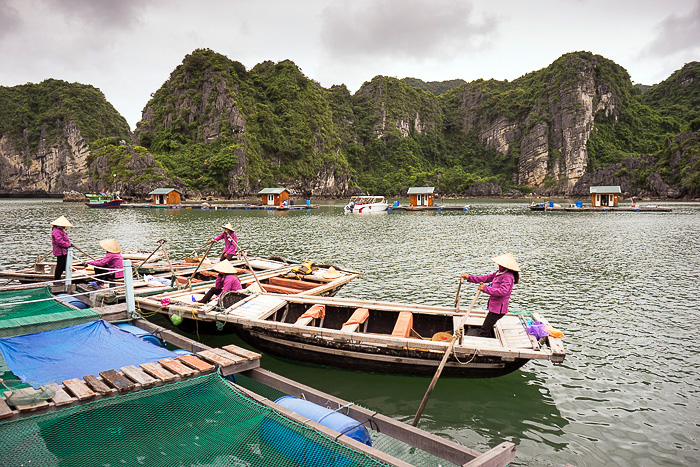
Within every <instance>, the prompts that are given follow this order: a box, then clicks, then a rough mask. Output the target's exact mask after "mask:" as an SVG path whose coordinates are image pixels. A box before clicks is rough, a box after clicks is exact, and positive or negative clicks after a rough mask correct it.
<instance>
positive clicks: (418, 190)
mask: <svg viewBox="0 0 700 467" xmlns="http://www.w3.org/2000/svg"><path fill="white" fill-rule="evenodd" d="M434 194H435V187H434V186H412V187H411V188H409V189H408V196H409V197H410V198H411V206H432V205H433V198H434Z"/></svg>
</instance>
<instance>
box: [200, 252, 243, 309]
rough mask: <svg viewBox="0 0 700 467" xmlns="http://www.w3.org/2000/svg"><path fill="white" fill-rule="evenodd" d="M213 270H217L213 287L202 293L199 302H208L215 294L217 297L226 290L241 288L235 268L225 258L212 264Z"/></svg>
mask: <svg viewBox="0 0 700 467" xmlns="http://www.w3.org/2000/svg"><path fill="white" fill-rule="evenodd" d="M213 269H214V271H216V272H218V273H219V275H218V276H216V282H214V287H212V288H211V289H209V290H208V291H207V293H205V294H204V297H202V298H201V299H200V300H199V303H209V300H211V298H212V297H213V296H214V295H216V296H217V297H218V296H219V295H221V294H222V293H224V292H226V291H227V290H241V289H242V288H243V287H242V286H241V281H239V280H238V277H237V276H236V268H234V267H233V264H231V262H230V261H229V260H227V259H225V260H223V261H221V262H220V263H218V264H217V265H216V266H214V268H213Z"/></svg>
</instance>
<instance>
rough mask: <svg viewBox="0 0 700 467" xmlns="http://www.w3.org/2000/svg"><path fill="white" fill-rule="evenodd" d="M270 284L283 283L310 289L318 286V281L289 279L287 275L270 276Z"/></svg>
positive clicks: (283, 284)
mask: <svg viewBox="0 0 700 467" xmlns="http://www.w3.org/2000/svg"><path fill="white" fill-rule="evenodd" d="M268 282H269V283H270V285H281V286H283V287H289V288H292V289H300V290H309V289H315V288H316V287H318V283H313V282H304V281H302V280H299V279H287V278H285V277H270V279H268Z"/></svg>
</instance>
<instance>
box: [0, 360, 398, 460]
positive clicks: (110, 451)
mask: <svg viewBox="0 0 700 467" xmlns="http://www.w3.org/2000/svg"><path fill="white" fill-rule="evenodd" d="M19 465H39V466H44V467H53V466H56V467H57V466H73V467H82V466H85V467H87V466H91V467H92V466H143V465H148V466H201V467H204V466H271V465H274V466H280V467H286V466H289V467H299V466H305V467H306V466H308V467H353V466H381V465H386V464H384V463H382V462H379V461H378V460H376V459H374V458H372V457H370V456H369V455H367V454H366V453H363V452H360V451H355V450H353V449H351V448H349V447H348V446H345V445H344V444H341V443H339V442H338V441H335V440H333V439H332V438H329V437H328V436H326V435H325V434H323V433H321V432H318V431H316V430H314V429H312V428H309V427H307V426H305V425H302V424H299V423H297V422H295V421H293V420H290V419H288V418H286V417H284V416H283V415H281V414H279V413H278V412H276V411H274V410H272V409H271V408H269V407H267V406H265V405H262V404H259V403H258V402H256V401H253V400H251V399H249V398H247V397H246V396H244V395H243V394H241V393H240V392H238V391H237V390H236V389H235V388H234V387H233V386H231V385H230V384H229V383H228V382H226V381H225V380H224V379H223V378H222V377H221V376H220V375H219V374H217V373H213V374H209V375H206V376H200V377H198V378H193V379H190V380H186V381H181V382H177V383H173V384H169V385H165V386H160V387H156V388H153V389H148V390H144V391H139V392H135V393H128V394H124V395H119V396H115V397H112V398H109V399H101V400H97V401H94V402H90V403H87V404H84V405H79V406H75V407H69V408H66V409H62V410H59V411H56V412H48V413H45V414H42V415H36V416H33V417H29V418H25V419H18V420H13V421H8V422H4V423H0V466H19Z"/></svg>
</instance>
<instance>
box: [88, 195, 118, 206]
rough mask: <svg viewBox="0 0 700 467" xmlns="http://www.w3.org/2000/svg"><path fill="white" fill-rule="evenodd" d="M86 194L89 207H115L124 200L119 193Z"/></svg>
mask: <svg viewBox="0 0 700 467" xmlns="http://www.w3.org/2000/svg"><path fill="white" fill-rule="evenodd" d="M85 196H86V197H87V199H88V201H87V203H85V205H86V206H87V207H89V208H99V209H115V208H118V207H119V206H120V205H121V204H122V203H123V202H124V200H123V199H121V198H120V197H119V194H118V193H113V194H107V193H86V194H85Z"/></svg>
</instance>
